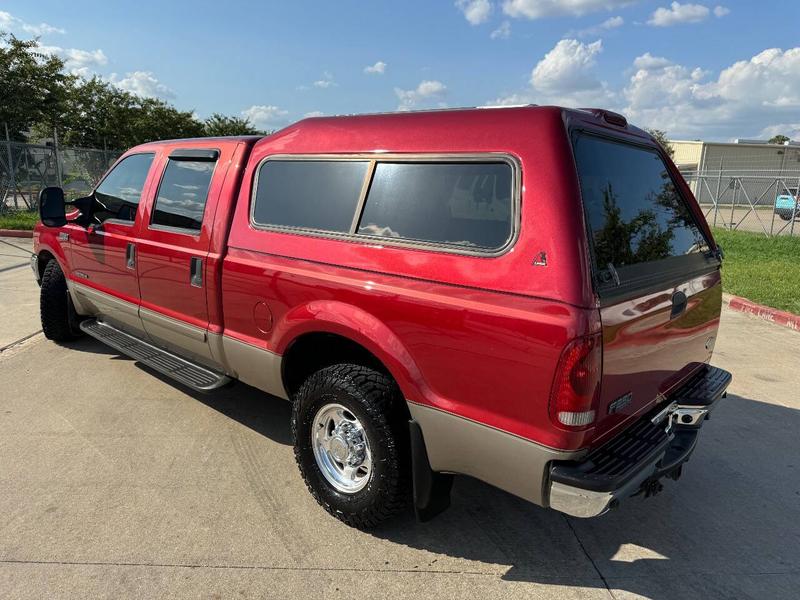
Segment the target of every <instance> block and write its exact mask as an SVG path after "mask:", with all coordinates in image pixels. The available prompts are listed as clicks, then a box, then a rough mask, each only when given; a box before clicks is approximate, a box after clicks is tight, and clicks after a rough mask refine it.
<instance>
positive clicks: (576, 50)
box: [490, 39, 616, 106]
mask: <svg viewBox="0 0 800 600" xmlns="http://www.w3.org/2000/svg"><path fill="white" fill-rule="evenodd" d="M602 51H603V42H602V40H597V41H595V42H592V43H590V44H585V43H583V42H579V41H578V40H575V39H564V40H560V41H559V42H558V43H557V44H556V45H555V46H554V47H553V48H552V49H551V50H550V51H549V52H548V53H547V54H545V55H544V58H542V59H541V60H540V61H539V62H538V63H537V64H536V66H535V67H534V68H533V70H532V71H531V77H530V87H529V88H527V89H525V90H522V91H520V92H517V93H514V94H510V95H507V96H505V97H501V98H498V99H496V100H494V101H493V102H490V104H529V103H535V104H560V105H564V106H609V105H615V103H616V98H615V94H614V93H613V92H612V91H611V90H610V88H609V86H608V84H607V83H606V82H604V81H601V80H600V79H598V78H597V75H596V74H595V72H594V68H595V66H596V64H597V56H598V55H599V54H600V53H601V52H602Z"/></svg>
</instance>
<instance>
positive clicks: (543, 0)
mask: <svg viewBox="0 0 800 600" xmlns="http://www.w3.org/2000/svg"><path fill="white" fill-rule="evenodd" d="M636 2H637V0H505V1H504V2H503V12H504V13H506V14H507V15H508V16H510V17H514V18H523V17H524V18H526V19H542V18H545V17H560V16H581V15H585V14H589V13H593V12H598V11H601V10H614V9H615V8H621V7H623V6H630V5H631V4H635V3H636Z"/></svg>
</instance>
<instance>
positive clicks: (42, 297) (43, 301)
mask: <svg viewBox="0 0 800 600" xmlns="http://www.w3.org/2000/svg"><path fill="white" fill-rule="evenodd" d="M39 314H40V316H41V320H42V331H43V332H44V336H45V337H46V338H47V339H48V340H53V341H54V342H68V341H70V340H74V339H76V338H77V337H79V335H80V329H78V327H77V320H78V319H77V315H76V314H75V308H74V307H73V306H72V300H71V299H70V297H69V293H68V292H67V280H66V278H65V277H64V273H63V272H62V271H61V267H59V266H58V263H57V262H56V261H55V260H51V261H50V262H48V263H47V265H46V266H45V268H44V273H43V274H42V289H41V291H40V294H39Z"/></svg>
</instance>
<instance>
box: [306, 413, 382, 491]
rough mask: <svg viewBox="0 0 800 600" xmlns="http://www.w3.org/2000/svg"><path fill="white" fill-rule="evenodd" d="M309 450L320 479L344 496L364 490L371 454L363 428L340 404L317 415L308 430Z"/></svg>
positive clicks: (370, 465)
mask: <svg viewBox="0 0 800 600" xmlns="http://www.w3.org/2000/svg"><path fill="white" fill-rule="evenodd" d="M311 447H312V449H313V450H314V459H315V460H316V461H317V466H318V467H319V470H320V471H321V472H322V476H323V477H325V480H326V481H327V482H328V483H330V484H331V485H332V486H333V487H334V488H336V489H337V490H339V491H340V492H344V493H345V494H355V493H356V492H358V491H360V490H362V489H364V487H365V486H366V485H367V483H368V482H369V478H370V475H372V452H371V451H370V447H369V440H368V439H367V434H366V432H365V431H364V427H363V426H362V425H361V422H360V421H359V420H358V419H357V418H356V416H355V415H354V414H353V413H352V412H350V411H349V410H348V409H346V408H345V407H344V406H342V405H341V404H326V405H324V406H323V407H322V408H320V409H319V410H318V411H317V414H316V415H315V416H314V421H313V422H312V428H311Z"/></svg>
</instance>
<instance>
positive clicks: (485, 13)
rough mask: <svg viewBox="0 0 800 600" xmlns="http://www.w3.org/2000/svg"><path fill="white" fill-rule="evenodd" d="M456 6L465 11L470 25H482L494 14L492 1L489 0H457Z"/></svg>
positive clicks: (465, 16)
mask: <svg viewBox="0 0 800 600" xmlns="http://www.w3.org/2000/svg"><path fill="white" fill-rule="evenodd" d="M456 7H457V8H458V9H459V10H460V11H461V12H463V13H464V18H466V19H467V21H469V23H470V25H480V24H481V23H485V22H486V21H487V20H488V19H489V15H490V14H492V3H491V2H489V0H456Z"/></svg>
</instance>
